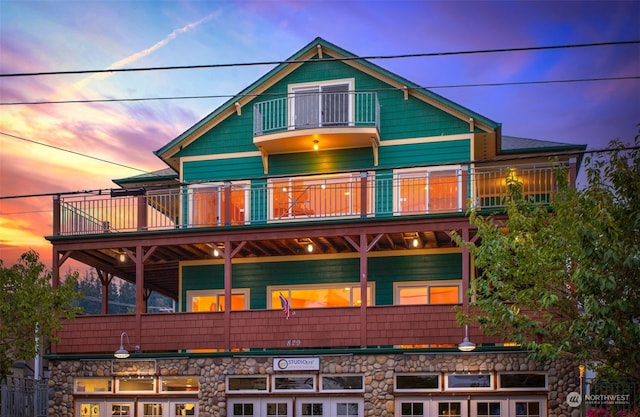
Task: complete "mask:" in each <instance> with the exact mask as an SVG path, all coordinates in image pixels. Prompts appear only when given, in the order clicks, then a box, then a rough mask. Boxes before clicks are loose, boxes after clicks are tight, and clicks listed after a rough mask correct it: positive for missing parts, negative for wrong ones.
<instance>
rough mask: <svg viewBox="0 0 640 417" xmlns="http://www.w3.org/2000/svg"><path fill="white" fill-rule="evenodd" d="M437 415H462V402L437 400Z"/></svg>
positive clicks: (452, 416)
mask: <svg viewBox="0 0 640 417" xmlns="http://www.w3.org/2000/svg"><path fill="white" fill-rule="evenodd" d="M438 417H462V403H460V402H449V401H446V402H438Z"/></svg>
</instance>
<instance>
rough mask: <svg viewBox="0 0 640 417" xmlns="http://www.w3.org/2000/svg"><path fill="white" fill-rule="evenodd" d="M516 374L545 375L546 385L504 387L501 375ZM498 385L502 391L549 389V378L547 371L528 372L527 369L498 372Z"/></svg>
mask: <svg viewBox="0 0 640 417" xmlns="http://www.w3.org/2000/svg"><path fill="white" fill-rule="evenodd" d="M514 374H522V375H543V376H544V387H503V386H502V381H501V380H500V377H501V376H502V375H514ZM496 380H497V381H496V383H497V387H498V389H499V390H500V391H546V390H548V389H549V378H548V377H547V373H546V372H535V371H533V372H527V371H513V372H506V371H505V372H498V375H497V376H496Z"/></svg>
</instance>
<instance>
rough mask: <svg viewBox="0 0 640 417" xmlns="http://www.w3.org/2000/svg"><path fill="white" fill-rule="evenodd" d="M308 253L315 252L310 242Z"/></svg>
mask: <svg viewBox="0 0 640 417" xmlns="http://www.w3.org/2000/svg"><path fill="white" fill-rule="evenodd" d="M307 252H309V253H311V252H313V243H311V242H309V244H308V245H307Z"/></svg>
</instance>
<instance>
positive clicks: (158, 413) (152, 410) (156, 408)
mask: <svg viewBox="0 0 640 417" xmlns="http://www.w3.org/2000/svg"><path fill="white" fill-rule="evenodd" d="M162 406H163V404H162V403H144V404H142V417H163V416H164V414H163V411H162V410H163V407H162Z"/></svg>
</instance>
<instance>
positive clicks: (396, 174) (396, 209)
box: [393, 165, 465, 216]
mask: <svg viewBox="0 0 640 417" xmlns="http://www.w3.org/2000/svg"><path fill="white" fill-rule="evenodd" d="M442 171H456V178H457V181H456V183H457V188H458V192H457V194H458V195H457V200H458V204H457V206H458V207H457V211H458V212H460V211H463V210H464V209H465V208H464V207H462V188H463V187H462V166H461V165H443V166H438V167H420V168H408V169H394V170H393V215H394V216H407V215H414V214H431V213H432V212H433V211H432V210H431V209H430V207H427V209H426V210H425V212H424V213H416V212H409V213H407V212H402V211H400V204H399V203H400V198H401V196H400V179H401V178H400V176H401V175H404V174H412V173H423V174H424V178H426V179H427V190H426V191H425V201H426V203H427V204H429V198H430V196H429V191H428V188H429V179H430V174H431V173H433V172H442ZM420 178H422V177H420ZM452 210H453V209H452ZM436 213H441V211H436Z"/></svg>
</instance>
